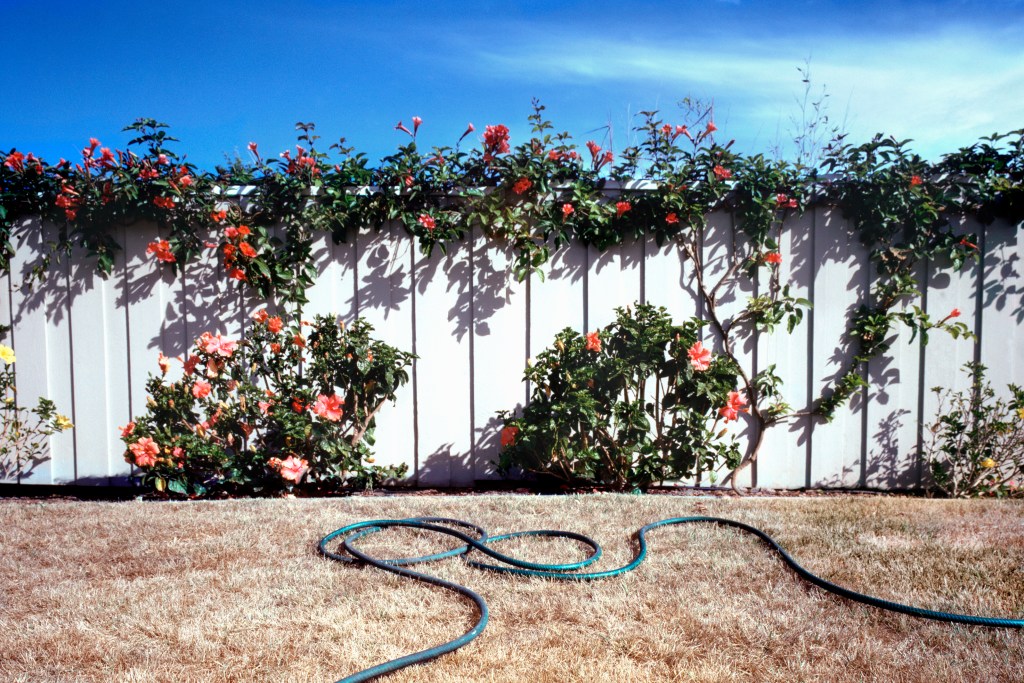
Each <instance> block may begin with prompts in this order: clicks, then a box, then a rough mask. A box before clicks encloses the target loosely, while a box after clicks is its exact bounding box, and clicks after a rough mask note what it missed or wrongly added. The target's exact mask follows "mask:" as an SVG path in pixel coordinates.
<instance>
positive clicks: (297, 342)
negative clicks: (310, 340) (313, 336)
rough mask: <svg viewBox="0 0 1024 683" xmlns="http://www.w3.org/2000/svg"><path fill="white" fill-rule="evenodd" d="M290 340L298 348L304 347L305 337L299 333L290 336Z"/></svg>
mask: <svg viewBox="0 0 1024 683" xmlns="http://www.w3.org/2000/svg"><path fill="white" fill-rule="evenodd" d="M292 341H293V342H295V345H296V346H298V347H299V348H300V349H304V348H306V339H305V338H304V337H303V336H302V335H301V334H297V335H295V336H294V337H292Z"/></svg>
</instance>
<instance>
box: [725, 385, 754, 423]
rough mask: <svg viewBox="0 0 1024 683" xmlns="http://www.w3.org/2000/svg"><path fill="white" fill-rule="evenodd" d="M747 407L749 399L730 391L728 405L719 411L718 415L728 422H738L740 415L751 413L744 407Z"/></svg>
mask: <svg viewBox="0 0 1024 683" xmlns="http://www.w3.org/2000/svg"><path fill="white" fill-rule="evenodd" d="M745 405H747V399H746V398H744V397H743V396H742V395H741V394H740V392H738V391H730V392H729V398H728V399H727V401H726V404H725V405H724V406H722V407H721V408H719V409H718V414H719V415H721V416H722V417H724V418H725V421H726V422H729V421H731V420H736V419H738V418H739V414H740V413H747V412H750V410H749V409H747V408H744V407H743V406H745Z"/></svg>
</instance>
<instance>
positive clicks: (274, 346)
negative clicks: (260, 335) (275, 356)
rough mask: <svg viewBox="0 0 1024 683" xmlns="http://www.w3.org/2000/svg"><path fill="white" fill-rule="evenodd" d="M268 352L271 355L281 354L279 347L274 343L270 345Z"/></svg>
mask: <svg viewBox="0 0 1024 683" xmlns="http://www.w3.org/2000/svg"><path fill="white" fill-rule="evenodd" d="M270 351H271V352H272V353H281V345H280V344H278V343H277V342H274V343H273V344H271V345H270Z"/></svg>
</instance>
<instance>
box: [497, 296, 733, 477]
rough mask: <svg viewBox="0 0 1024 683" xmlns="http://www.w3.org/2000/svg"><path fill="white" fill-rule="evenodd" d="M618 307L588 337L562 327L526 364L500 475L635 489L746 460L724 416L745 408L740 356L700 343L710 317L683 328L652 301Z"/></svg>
mask: <svg viewBox="0 0 1024 683" xmlns="http://www.w3.org/2000/svg"><path fill="white" fill-rule="evenodd" d="M616 314H617V318H616V320H615V322H613V323H611V324H610V325H608V326H607V327H605V328H603V329H600V330H596V331H594V332H591V333H589V334H587V335H585V336H584V335H580V334H579V333H577V332H575V331H574V330H572V329H569V328H566V329H565V330H562V331H561V332H559V333H558V335H556V337H555V342H554V344H553V346H552V347H550V348H548V349H546V350H544V351H543V352H542V353H540V354H539V355H538V356H537V359H536V361H535V362H534V363H533V364H532V365H531V366H530V367H529V368H528V369H527V370H526V372H525V374H524V378H523V379H524V381H527V382H530V384H531V386H532V387H533V390H532V396H531V400H530V402H529V404H528V405H527V406H526V408H525V409H524V410H523V411H522V416H521V417H515V415H514V414H513V413H512V412H511V411H504V412H501V413H499V416H500V417H501V418H502V420H503V423H504V428H503V430H502V432H501V443H502V451H501V458H500V461H499V463H498V469H499V472H501V473H502V474H505V475H508V474H509V473H510V472H511V471H513V470H514V469H519V470H522V471H525V472H528V473H534V474H537V475H540V476H541V477H543V478H547V477H553V478H555V479H557V480H560V481H563V482H566V483H569V484H574V485H575V484H582V483H593V484H598V485H601V486H606V487H608V488H611V489H615V490H629V489H636V488H639V489H643V488H646V487H648V486H650V485H651V484H653V483H654V482H657V481H664V480H667V479H678V478H683V477H692V476H699V475H700V473H702V472H708V471H709V472H712V473H713V472H714V470H716V469H717V468H718V467H719V466H720V465H722V464H723V463H724V464H726V465H727V466H728V467H730V468H732V467H735V466H736V465H737V464H738V463H739V461H740V452H739V448H738V445H737V443H736V440H735V438H734V437H729V438H726V434H727V430H726V429H722V426H721V425H720V424H719V423H720V422H722V421H725V422H728V421H731V420H736V419H737V418H738V416H739V413H741V412H746V408H744V406H745V405H746V399H745V397H743V396H742V395H741V394H740V393H739V392H737V391H736V386H737V377H738V369H737V367H736V366H735V364H734V363H733V361H732V360H730V359H729V358H728V357H726V356H723V355H713V354H711V352H710V351H709V350H707V349H704V348H703V346H702V345H701V343H700V341H699V335H700V329H701V327H702V326H703V325H704V324H705V323H704V322H703V321H701V320H697V319H691V320H689V321H686V322H684V323H683V324H681V325H676V324H674V323H673V322H672V320H671V318H670V316H669V315H668V313H667V312H666V311H665V309H664V308H655V307H653V306H650V305H646V304H640V305H635V307H634V308H633V309H630V308H625V309H622V308H619V309H616Z"/></svg>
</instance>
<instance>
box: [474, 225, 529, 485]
mask: <svg viewBox="0 0 1024 683" xmlns="http://www.w3.org/2000/svg"><path fill="white" fill-rule="evenodd" d="M472 249H473V252H472V258H473V311H472V313H473V315H472V320H473V329H472V332H471V334H472V340H473V359H472V363H473V365H472V372H473V454H472V468H473V477H474V479H495V478H497V476H498V475H497V473H496V469H495V466H494V463H495V462H496V461H497V460H498V456H499V454H500V451H501V441H500V434H501V420H500V419H499V418H498V417H497V415H496V413H497V411H499V410H515V409H518V408H521V407H522V406H523V405H524V403H525V400H526V393H525V388H524V384H523V370H524V367H525V364H526V282H516V279H515V276H514V274H513V272H512V263H513V258H514V255H513V253H512V250H511V248H510V247H508V246H505V245H500V246H499V245H495V244H494V243H493V242H492V241H491V240H489V239H488V238H487V237H486V236H485V235H484V234H483V233H482V231H480V230H475V231H474V234H473V241H472Z"/></svg>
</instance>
